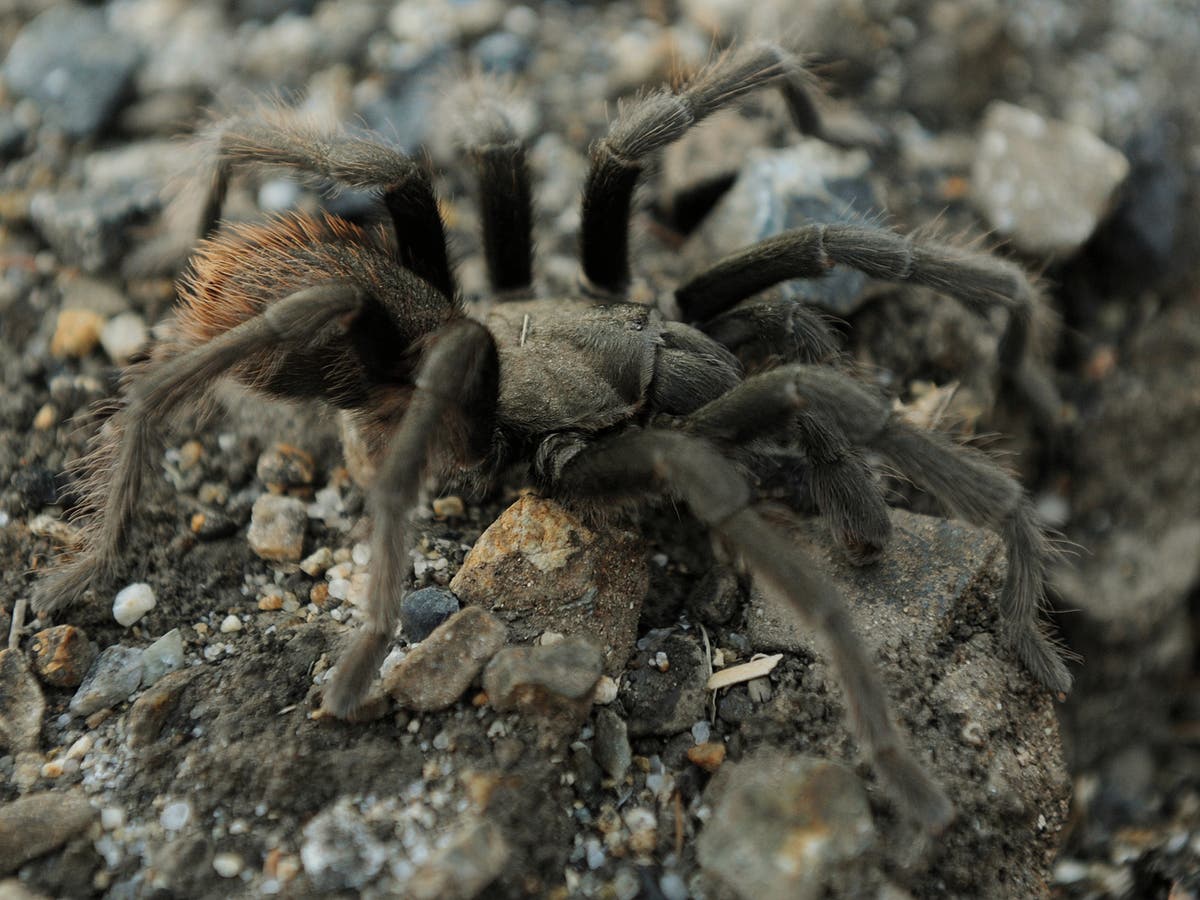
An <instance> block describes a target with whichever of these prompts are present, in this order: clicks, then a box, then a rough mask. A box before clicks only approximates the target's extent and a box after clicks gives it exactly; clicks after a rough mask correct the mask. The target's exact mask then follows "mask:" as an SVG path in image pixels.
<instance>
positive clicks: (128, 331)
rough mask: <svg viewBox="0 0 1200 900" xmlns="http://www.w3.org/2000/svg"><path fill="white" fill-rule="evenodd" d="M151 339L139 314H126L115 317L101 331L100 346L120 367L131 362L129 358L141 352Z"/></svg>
mask: <svg viewBox="0 0 1200 900" xmlns="http://www.w3.org/2000/svg"><path fill="white" fill-rule="evenodd" d="M149 339H150V334H149V332H148V331H147V330H146V323H145V322H144V321H143V320H142V317H141V316H139V315H138V314H137V313H132V312H126V313H120V314H119V315H116V316H113V317H112V318H111V319H109V320H108V321H107V322H105V323H104V327H103V328H101V329H100V346H102V347H103V348H104V352H105V353H107V354H108V358H109V359H111V360H112V361H113V362H114V363H116V364H117V365H118V366H123V365H125V364H126V363H127V362H129V358H130V357H131V356H133V354H135V353H137V351H139V350H141V349H142V347H143V346H145V344H146V342H147V341H148V340H149Z"/></svg>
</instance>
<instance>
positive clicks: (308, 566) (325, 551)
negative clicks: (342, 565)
mask: <svg viewBox="0 0 1200 900" xmlns="http://www.w3.org/2000/svg"><path fill="white" fill-rule="evenodd" d="M331 565H333V551H332V550H330V549H329V548H328V547H321V548H320V549H319V550H317V551H316V552H314V553H312V554H310V555H309V556H307V557H305V558H304V561H303V562H301V563H300V571H301V572H303V573H304V574H305V575H308V576H310V577H312V578H316V577H318V576H319V575H322V574H324V572H325V570H326V569H328V568H329V567H330V566H331Z"/></svg>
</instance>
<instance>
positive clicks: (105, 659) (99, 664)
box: [69, 644, 142, 716]
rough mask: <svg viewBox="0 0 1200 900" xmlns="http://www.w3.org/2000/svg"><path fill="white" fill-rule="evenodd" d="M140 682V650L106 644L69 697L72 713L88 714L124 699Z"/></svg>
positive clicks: (77, 714) (78, 714)
mask: <svg viewBox="0 0 1200 900" xmlns="http://www.w3.org/2000/svg"><path fill="white" fill-rule="evenodd" d="M141 683H142V651H141V649H139V648H137V647H122V646H121V645H120V644H115V645H113V646H112V647H106V648H105V649H104V650H103V651H102V652H101V653H100V655H99V656H98V657H97V658H96V661H95V663H93V664H92V667H91V669H89V670H88V673H87V675H86V676H85V677H84V679H83V683H82V684H81V685H79V690H77V691H76V692H75V696H74V697H72V698H71V703H70V707H69V708H70V710H71V713H72V715H76V716H89V715H91V714H92V713H94V712H96V710H99V709H104V708H105V707H106V706H114V705H116V704H117V703H120V702H122V701H123V700H125V699H127V698H128V697H129V695H130V694H132V693H133V692H134V691H136V690H137V689H138V686H139V685H140V684H141Z"/></svg>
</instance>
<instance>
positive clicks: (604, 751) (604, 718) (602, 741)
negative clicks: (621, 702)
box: [592, 709, 633, 782]
mask: <svg viewBox="0 0 1200 900" xmlns="http://www.w3.org/2000/svg"><path fill="white" fill-rule="evenodd" d="M592 753H593V754H594V755H595V757H596V762H598V763H600V767H601V768H602V769H604V772H605V774H607V775H608V777H609V778H611V779H613V780H614V781H617V782H620V781H621V779H623V778H624V777H625V773H626V772H628V771H629V766H630V765H631V764H632V763H633V750H632V748H631V747H630V746H629V729H628V728H627V727H626V725H625V720H624V719H622V718H621V717H620V716H619V715H617V714H616V713H615V712H613V711H612V710H611V709H601V710H600V711H599V712H597V713H596V739H595V743H594V744H593V747H592Z"/></svg>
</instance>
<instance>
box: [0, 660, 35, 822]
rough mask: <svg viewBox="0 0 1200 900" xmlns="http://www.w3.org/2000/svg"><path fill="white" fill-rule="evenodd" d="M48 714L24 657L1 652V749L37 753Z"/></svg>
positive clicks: (11, 751) (12, 751)
mask: <svg viewBox="0 0 1200 900" xmlns="http://www.w3.org/2000/svg"><path fill="white" fill-rule="evenodd" d="M45 712H46V701H45V698H44V697H42V689H41V688H40V687H39V686H38V683H37V679H36V678H34V677H33V673H32V672H31V671H30V670H29V662H28V661H27V660H26V658H25V654H24V653H22V652H21V651H20V650H16V649H12V650H0V749H4V750H6V751H7V752H9V753H13V754H17V753H24V752H30V751H33V750H37V748H38V743H39V740H40V738H41V734H42V716H43V715H44V714H45ZM0 843H3V841H2V840H0Z"/></svg>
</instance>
